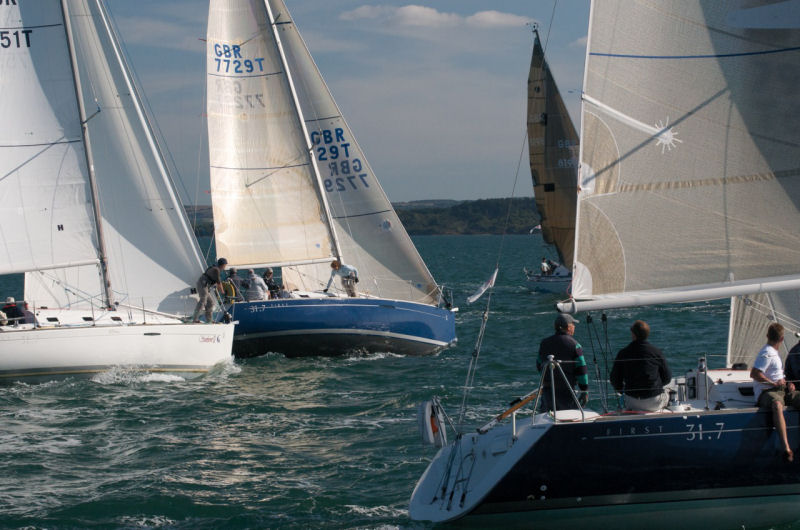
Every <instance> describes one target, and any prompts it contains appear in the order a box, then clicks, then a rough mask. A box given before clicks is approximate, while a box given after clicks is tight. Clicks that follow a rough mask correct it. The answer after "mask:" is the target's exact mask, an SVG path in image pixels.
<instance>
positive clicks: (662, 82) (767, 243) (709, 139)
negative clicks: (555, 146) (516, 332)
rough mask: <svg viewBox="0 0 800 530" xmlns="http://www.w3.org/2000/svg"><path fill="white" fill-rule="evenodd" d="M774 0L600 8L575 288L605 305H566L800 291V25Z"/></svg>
mask: <svg viewBox="0 0 800 530" xmlns="http://www.w3.org/2000/svg"><path fill="white" fill-rule="evenodd" d="M754 4H756V5H757V7H755V8H751V6H753V5H754ZM768 4H769V2H744V1H733V2H703V1H692V2H672V1H670V2H661V1H657V2H656V1H645V0H641V1H635V2H632V1H624V2H623V1H618V0H610V1H608V0H606V1H603V2H596V3H593V5H592V13H591V17H590V32H589V35H590V38H589V48H588V52H587V53H588V56H587V66H586V75H585V80H584V101H583V121H582V137H581V138H582V141H581V177H582V183H581V186H582V191H581V193H580V198H579V203H578V223H577V234H576V237H577V245H576V254H575V259H576V263H575V266H574V272H573V277H574V280H573V295H574V297H575V298H576V299H578V300H580V299H591V298H596V300H595V301H594V302H589V303H588V304H580V303H578V304H577V305H572V304H570V306H571V307H565V306H562V309H572V310H575V309H577V310H581V309H586V308H591V307H596V308H600V307H613V306H619V305H637V304H647V303H654V302H661V301H675V302H677V301H687V300H693V299H701V298H706V297H711V296H717V297H728V296H732V295H736V294H742V293H754V292H760V291H762V292H763V291H773V290H777V289H793V288H797V287H800V231H798V226H800V208H799V206H800V121H798V120H797V119H796V117H797V116H798V115H800V100H798V99H797V98H794V97H790V96H789V95H790V94H794V93H795V91H796V72H797V71H798V69H799V68H800V32H799V31H797V30H796V29H774V28H772V27H770V25H769V23H768V22H766V21H767V19H768V18H769V17H767V16H764V14H765V13H764V11H763V9H765V7H768ZM759 6H760V7H759ZM745 7H747V9H745ZM790 11H791V10H790ZM795 11H796V10H795ZM789 15H790V16H794V17H795V18H796V17H797V13H791V12H790V13H789ZM609 304H613V305H609Z"/></svg>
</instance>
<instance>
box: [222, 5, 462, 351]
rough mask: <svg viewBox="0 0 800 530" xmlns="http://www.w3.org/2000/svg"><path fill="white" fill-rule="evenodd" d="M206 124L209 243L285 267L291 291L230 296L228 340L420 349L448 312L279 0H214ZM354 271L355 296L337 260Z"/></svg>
mask: <svg viewBox="0 0 800 530" xmlns="http://www.w3.org/2000/svg"><path fill="white" fill-rule="evenodd" d="M207 50H208V57H207V74H208V75H207V82H208V104H207V106H208V131H209V155H210V168H211V193H212V203H213V210H214V226H215V237H216V247H217V254H218V255H219V256H225V257H226V258H227V259H228V261H229V263H230V264H231V266H234V267H236V268H239V269H241V268H244V269H247V268H261V267H281V271H282V279H283V287H284V288H285V293H286V295H285V296H286V297H283V298H279V299H270V300H257V301H244V302H237V303H234V304H233V305H232V307H231V308H230V309H229V310H230V312H231V313H232V314H233V317H234V318H235V320H237V321H238V325H237V327H236V335H235V339H234V353H235V354H236V355H238V356H252V355H260V354H263V353H267V352H270V351H273V352H280V353H284V354H286V355H291V356H299V355H319V354H322V355H334V354H344V353H348V352H354V351H355V352H387V351H388V352H397V353H407V354H427V353H432V352H436V351H438V350H440V349H442V348H446V347H448V346H450V345H451V344H453V343H454V342H455V340H456V335H455V318H454V311H453V310H451V308H450V307H449V303H447V302H446V301H445V299H444V296H443V291H442V289H441V287H440V286H438V285H437V284H436V282H435V281H434V279H433V277H432V276H431V274H430V272H429V271H428V269H427V267H426V266H425V263H424V262H423V261H422V258H421V257H420V256H419V254H418V252H417V250H416V249H415V247H414V245H413V243H412V242H411V239H410V238H409V236H408V234H407V233H406V231H405V229H404V228H403V226H402V224H401V223H400V220H399V218H398V216H397V214H396V213H395V211H394V209H393V208H392V206H391V203H390V202H389V200H388V199H387V197H386V195H385V193H384V192H383V190H382V188H381V186H380V183H379V182H378V181H377V179H376V178H375V174H374V172H373V171H372V168H370V166H369V164H368V163H367V161H366V159H365V158H364V154H363V152H362V151H361V148H360V147H359V145H358V143H357V142H356V140H355V138H354V136H353V133H352V131H351V130H350V128H349V127H348V125H347V123H346V122H345V120H344V118H343V117H342V114H341V112H340V110H339V108H338V106H337V105H336V103H335V102H334V100H333V97H332V96H331V93H330V91H329V90H328V87H327V86H326V84H325V82H324V80H323V79H322V76H321V75H320V73H319V71H318V70H317V67H316V65H315V64H314V61H313V59H312V58H311V55H310V54H309V52H308V49H307V48H306V46H305V43H304V42H303V40H302V38H301V36H300V34H299V33H298V31H297V28H296V27H295V25H294V22H293V21H292V19H291V17H290V15H289V12H288V10H287V9H286V6H285V5H284V4H283V2H282V1H281V0H269V1H267V2H265V1H261V0H248V1H230V0H211V5H210V10H209V24H208V39H207ZM334 259H337V260H340V261H341V262H343V263H346V264H348V265H351V266H354V267H356V268H357V270H358V279H359V283H358V284H357V292H358V295H357V296H356V297H349V296H348V295H347V294H346V293H344V292H343V291H341V290H340V289H339V285H338V283H334V286H333V288H332V289H330V290H328V291H327V292H325V291H324V290H323V289H324V288H325V286H326V284H327V283H328V279H329V277H330V274H331V267H330V264H331V262H332V261H333V260H334Z"/></svg>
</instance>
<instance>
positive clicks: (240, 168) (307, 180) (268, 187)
mask: <svg viewBox="0 0 800 530" xmlns="http://www.w3.org/2000/svg"><path fill="white" fill-rule="evenodd" d="M206 67H207V87H208V90H207V93H208V103H207V107H208V144H209V159H210V171H211V199H212V205H213V210H214V229H215V238H216V245H217V255H219V256H225V257H226V258H227V259H228V261H229V262H230V263H231V265H236V266H258V265H261V266H266V265H269V266H280V265H286V264H290V263H314V262H320V261H330V259H331V258H332V257H333V256H335V255H336V254H337V252H336V248H335V241H334V235H333V233H332V231H331V230H330V227H329V224H328V221H327V215H326V211H325V209H324V204H323V201H322V199H321V196H320V192H319V186H318V184H317V176H316V172H315V170H314V163H315V161H314V159H313V157H312V156H311V154H310V151H309V145H308V140H307V137H306V132H305V127H304V123H303V121H302V118H301V117H300V115H299V113H298V110H297V108H296V101H295V100H294V96H293V94H292V89H291V86H290V83H291V79H290V77H289V73H288V72H287V70H286V68H285V67H284V64H283V59H282V58H281V54H280V50H279V48H278V42H277V40H276V37H275V34H274V33H273V30H272V24H271V22H270V20H269V17H268V13H267V8H266V5H265V3H264V2H263V1H258V0H247V1H238V0H212V2H211V6H210V10H209V17H208V41H207V65H206Z"/></svg>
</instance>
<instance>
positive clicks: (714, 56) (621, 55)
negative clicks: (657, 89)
mask: <svg viewBox="0 0 800 530" xmlns="http://www.w3.org/2000/svg"><path fill="white" fill-rule="evenodd" d="M797 50H800V46H793V47H791V48H780V49H778V50H762V51H758V52H739V53H715V54H710V55H634V54H628V53H600V52H590V53H589V55H594V56H596V57H617V58H622V59H720V58H725V57H745V56H748V55H768V54H773V53H786V52H794V51H797Z"/></svg>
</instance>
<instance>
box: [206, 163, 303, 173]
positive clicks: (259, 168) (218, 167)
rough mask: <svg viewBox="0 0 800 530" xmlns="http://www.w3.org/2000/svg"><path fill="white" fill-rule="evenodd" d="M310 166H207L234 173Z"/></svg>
mask: <svg viewBox="0 0 800 530" xmlns="http://www.w3.org/2000/svg"><path fill="white" fill-rule="evenodd" d="M308 165H310V164H294V165H291V166H278V167H228V166H209V167H212V168H214V169H232V170H235V171H267V170H273V169H289V168H292V167H305V166H308Z"/></svg>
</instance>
